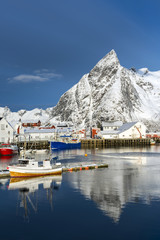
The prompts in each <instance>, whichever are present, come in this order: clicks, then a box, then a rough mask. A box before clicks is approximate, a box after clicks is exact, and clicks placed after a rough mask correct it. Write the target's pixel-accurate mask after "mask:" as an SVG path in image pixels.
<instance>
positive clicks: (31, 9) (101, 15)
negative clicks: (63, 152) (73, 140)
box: [0, 0, 160, 111]
mask: <svg viewBox="0 0 160 240" xmlns="http://www.w3.org/2000/svg"><path fill="white" fill-rule="evenodd" d="M159 12H160V1H159V0H134V1H129V0H5V1H0V82H1V86H0V106H1V107H4V106H8V107H10V108H11V110H12V111H17V110H19V109H22V108H23V109H33V108H35V107H39V108H43V109H45V108H47V107H52V106H55V105H56V104H57V102H58V100H59V98H60V96H61V95H62V94H63V93H64V92H66V91H67V90H68V89H69V88H71V87H72V86H73V85H74V84H76V83H77V82H78V81H79V80H80V78H81V77H82V76H83V75H84V74H85V73H87V72H89V71H90V70H91V69H92V68H93V66H94V65H95V64H96V63H97V62H98V61H99V60H100V59H101V58H102V57H103V56H104V55H106V54H107V53H108V52H109V51H110V50H112V49H115V51H116V53H117V55H118V58H119V60H120V63H121V65H123V66H125V67H127V68H130V67H135V68H137V69H138V68H142V67H148V68H149V69H150V70H151V71H155V70H160V57H159V53H160V31H159V26H160V14H159Z"/></svg>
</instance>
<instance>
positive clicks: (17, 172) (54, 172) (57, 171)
mask: <svg viewBox="0 0 160 240" xmlns="http://www.w3.org/2000/svg"><path fill="white" fill-rule="evenodd" d="M9 172H10V177H12V178H14V177H16V178H17V177H25V178H26V177H40V176H50V175H60V174H62V168H57V169H50V170H41V171H40V170H38V171H33V170H31V171H30V170H25V171H24V170H22V169H16V168H10V169H9Z"/></svg>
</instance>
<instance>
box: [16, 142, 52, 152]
mask: <svg viewBox="0 0 160 240" xmlns="http://www.w3.org/2000/svg"><path fill="white" fill-rule="evenodd" d="M17 146H18V148H19V149H20V148H24V146H25V148H26V149H27V150H28V149H39V150H40V149H49V148H50V143H49V142H48V141H26V142H25V141H24V142H18V143H17Z"/></svg>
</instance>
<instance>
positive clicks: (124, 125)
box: [100, 122, 137, 135]
mask: <svg viewBox="0 0 160 240" xmlns="http://www.w3.org/2000/svg"><path fill="white" fill-rule="evenodd" d="M136 123H137V122H129V123H124V124H123V125H122V126H121V127H119V128H118V129H117V130H111V131H101V132H100V134H102V135H118V134H120V133H122V132H125V131H126V130H128V129H130V128H131V127H133V126H134V125H135V124H136Z"/></svg>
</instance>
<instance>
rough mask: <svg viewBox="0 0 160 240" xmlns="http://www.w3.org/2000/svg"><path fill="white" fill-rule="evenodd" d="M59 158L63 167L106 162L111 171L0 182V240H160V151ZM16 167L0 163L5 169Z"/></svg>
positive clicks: (71, 154)
mask: <svg viewBox="0 0 160 240" xmlns="http://www.w3.org/2000/svg"><path fill="white" fill-rule="evenodd" d="M85 153H87V154H88V156H87V157H85V156H84V154H85ZM54 155H58V157H59V161H61V162H62V163H63V164H70V165H74V164H75V163H77V162H86V161H87V162H89V163H90V162H104V163H108V164H109V168H108V169H96V170H88V171H80V172H68V173H63V175H62V177H45V178H34V179H29V180H23V181H19V182H10V180H8V179H0V229H1V231H0V240H8V239H16V240H23V239H45V240H46V239H55V240H57V239H60V240H61V239H76V240H78V239H92V240H94V239H123V240H124V239H131V240H132V239H145V240H146V239H152V240H153V239H160V146H152V147H151V148H123V149H122V148H120V149H105V150H99V149H96V150H72V151H65V152H59V153H54ZM45 157H46V156H44V155H37V156H36V158H37V160H42V159H43V158H45ZM16 161H17V158H16V157H15V158H9V159H6V158H4V159H0V168H5V167H6V166H7V165H8V164H9V163H10V162H12V163H13V162H16Z"/></svg>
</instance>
